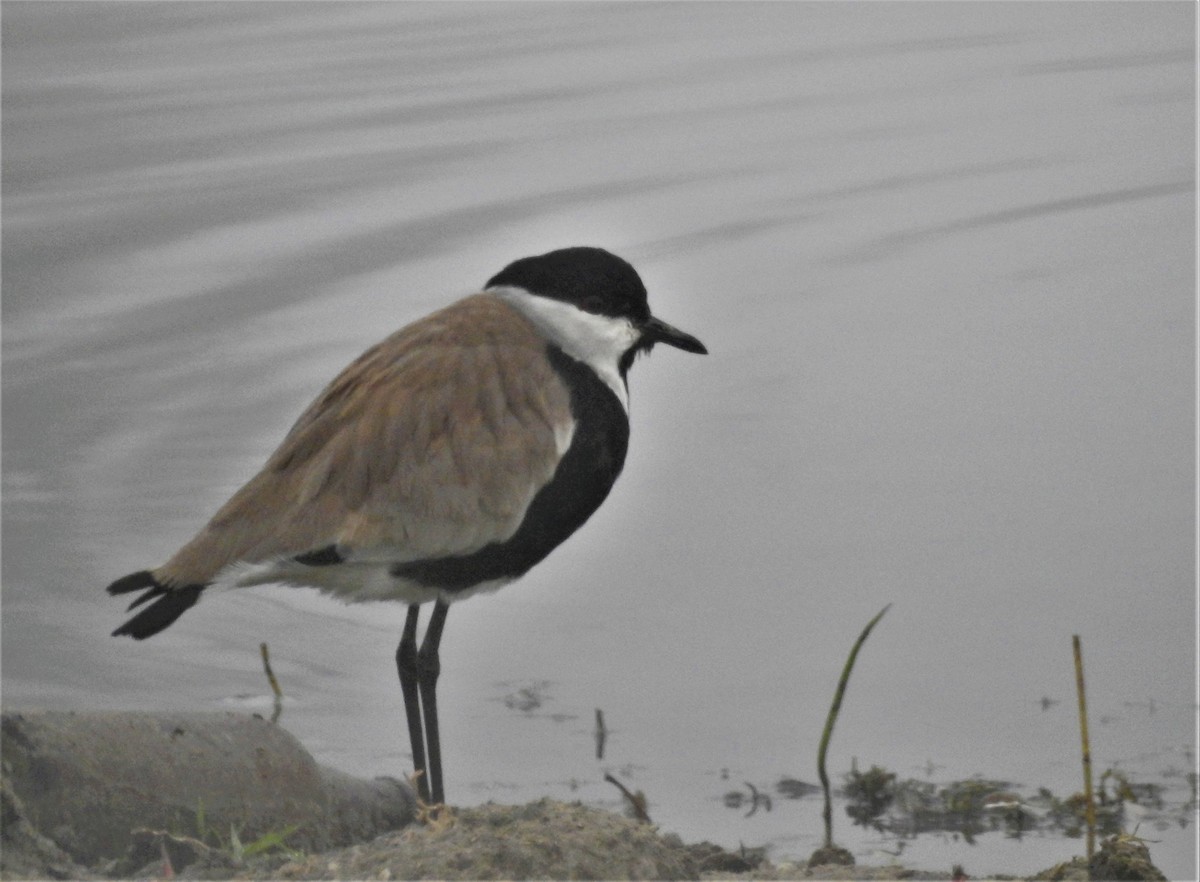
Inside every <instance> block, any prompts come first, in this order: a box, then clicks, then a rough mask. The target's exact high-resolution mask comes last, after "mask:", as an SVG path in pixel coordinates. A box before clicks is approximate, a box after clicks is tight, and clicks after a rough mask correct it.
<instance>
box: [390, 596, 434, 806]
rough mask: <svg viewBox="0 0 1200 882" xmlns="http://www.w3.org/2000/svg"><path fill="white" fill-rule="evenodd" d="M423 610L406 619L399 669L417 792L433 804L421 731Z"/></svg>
mask: <svg viewBox="0 0 1200 882" xmlns="http://www.w3.org/2000/svg"><path fill="white" fill-rule="evenodd" d="M420 611H421V608H420V607H419V606H417V604H415V603H414V604H412V605H410V606H409V608H408V618H406V619H405V620H404V633H403V634H402V635H401V637H400V645H399V646H398V647H396V670H397V671H398V672H399V674H400V690H401V691H402V692H403V693H404V716H405V717H406V718H407V719H408V743H409V744H410V745H411V746H412V759H413V768H414V769H415V770H416V771H417V772H418V773H419V774H418V775H417V791H418V793H419V794H420V797H421V799H422V801H424V802H429V774H428V773H427V772H426V767H425V739H424V735H423V734H422V731H421V704H420V698H419V696H418V692H417V688H418V687H417V681H418V678H419V674H418V664H417V616H418V615H419V614H420Z"/></svg>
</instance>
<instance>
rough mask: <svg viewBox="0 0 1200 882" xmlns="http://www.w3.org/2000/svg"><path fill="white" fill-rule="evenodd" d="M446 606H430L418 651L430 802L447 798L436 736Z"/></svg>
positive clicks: (440, 801) (442, 800)
mask: <svg viewBox="0 0 1200 882" xmlns="http://www.w3.org/2000/svg"><path fill="white" fill-rule="evenodd" d="M448 609H449V606H447V605H446V604H445V603H444V602H442V601H441V600H439V601H438V602H437V603H435V604H434V605H433V614H432V615H431V616H430V617H429V624H428V625H427V626H426V628H425V640H424V642H422V643H421V651H420V652H419V653H418V654H417V684H418V685H419V686H420V688H421V709H422V710H423V711H424V714H425V745H426V747H427V748H428V750H429V789H430V793H431V794H432V797H433V804H434V805H439V804H440V803H443V802H445V801H446V796H445V793H444V792H443V790H442V744H441V739H440V737H439V735H438V717H437V681H438V674H439V673H441V662H440V661H439V660H438V644H439V643H441V641H442V626H443V625H445V623H446V612H447V610H448Z"/></svg>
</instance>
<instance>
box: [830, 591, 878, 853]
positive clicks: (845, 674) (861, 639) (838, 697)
mask: <svg viewBox="0 0 1200 882" xmlns="http://www.w3.org/2000/svg"><path fill="white" fill-rule="evenodd" d="M891 607H892V605H891V604H890V603H889V604H888V605H887V606H885V607H884V608H883V609H881V610H880V611H879V612H878V613H877V614H876V615H875V618H873V619H871V621H869V622H867V626H866V627H865V628H863V629H862V633H861V634H859V635H858V639H857V640H855V641H854V646H853V647H851V649H850V655H849V657H848V658H847V659H846V664H845V666H844V667H843V668H842V676H841V678H840V679H839V680H838V684H837V690H836V691H835V692H834V693H833V703H832V704H831V705H830V706H829V714H828V716H826V718H825V731H824V732H823V733H822V734H821V745H820V747H818V748H817V776H818V777H819V778H820V779H821V787H822V789H823V790H824V791H825V808H824V811H823V812H822V815H821V816H822V818H823V819H824V821H825V847H824V849H819V850H818V852H820V851H825V850H828V849H832V848H833V847H834V846H833V800H832V797H831V796H830V792H829V774H828V773H827V772H826V771H825V754H826V752H827V751H828V750H829V739H830V738H831V737H833V726H834V724H835V723H836V722H837V717H838V712H839V711H841V709H842V698H843V696H845V694H846V684H847V683H849V682H850V672H851V671H852V670H853V669H854V660H855V659H856V658H858V651H859V649H861V648H862V645H863V643H865V642H866V640H867V637H868V636H870V634H871V629H872V628H874V627H875V625H876V623H877V622H878V621H879V620H880V619H882V618H883V614H884V613H886V612H887V611H888V610H889V609H891ZM810 863H811V861H810Z"/></svg>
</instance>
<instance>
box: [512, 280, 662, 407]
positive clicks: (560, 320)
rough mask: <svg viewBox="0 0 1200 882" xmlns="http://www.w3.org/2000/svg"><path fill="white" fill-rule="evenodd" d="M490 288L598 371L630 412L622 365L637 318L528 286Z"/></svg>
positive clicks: (634, 337) (634, 338)
mask: <svg viewBox="0 0 1200 882" xmlns="http://www.w3.org/2000/svg"><path fill="white" fill-rule="evenodd" d="M488 291H489V292H491V293H492V294H495V295H496V296H497V297H499V298H501V299H502V300H504V301H505V302H506V303H508V304H509V305H510V306H512V307H513V308H515V309H517V310H518V311H519V312H520V313H521V314H522V315H523V316H525V317H526V318H527V319H529V320H530V321H531V322H533V324H534V325H535V326H536V327H537V329H538V330H539V331H540V332H541V333H542V334H543V335H544V336H545V337H546V339H547V340H549V341H550V342H552V343H554V344H555V345H556V346H558V347H559V348H560V349H562V351H563V352H565V353H566V354H567V355H569V356H571V357H572V358H574V359H576V360H578V361H582V362H583V363H584V364H586V365H587V366H588V367H590V368H591V369H592V370H593V371H595V372H596V375H597V376H598V377H600V379H601V380H603V381H604V384H605V385H606V386H608V387H609V388H610V389H612V390H613V394H614V395H616V396H617V400H618V401H620V402H621V407H623V408H624V409H625V412H626V413H628V412H629V390H628V389H627V388H626V387H625V381H624V380H623V379H622V378H621V371H620V369H619V368H618V365H619V364H620V361H621V356H623V355H624V354H625V353H626V352H628V351H629V349H630V347H632V346H633V345H634V344H635V343H637V341H638V337H639V336H640V333H639V331H638V329H637V328H635V327H634V326H633V322H631V321H630V320H629V319H627V318H613V317H612V316H606V315H596V314H595V313H591V312H584V311H583V310H582V309H579V308H578V307H576V306H572V305H571V304H569V303H564V302H562V301H561V300H553V299H551V298H549V297H539V296H538V295H536V294H530V293H529V292H528V291H526V290H525V289H524V288H514V287H509V286H499V287H496V288H489V289H488Z"/></svg>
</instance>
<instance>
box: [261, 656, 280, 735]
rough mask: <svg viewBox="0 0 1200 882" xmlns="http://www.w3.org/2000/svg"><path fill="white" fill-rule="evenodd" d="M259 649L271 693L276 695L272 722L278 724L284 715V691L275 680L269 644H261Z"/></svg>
mask: <svg viewBox="0 0 1200 882" xmlns="http://www.w3.org/2000/svg"><path fill="white" fill-rule="evenodd" d="M258 649H259V652H261V653H262V660H263V670H264V671H266V672H267V682H268V683H270V684H271V691H272V692H274V693H275V712H274V713H272V714H271V722H272V723H278V722H279V715H280V714H282V713H283V690H282V689H280V688H279V681H278V680H276V679H275V672H274V671H273V670H271V653H270V652H269V651H268V650H267V644H265V643H260V644H259V645H258Z"/></svg>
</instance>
